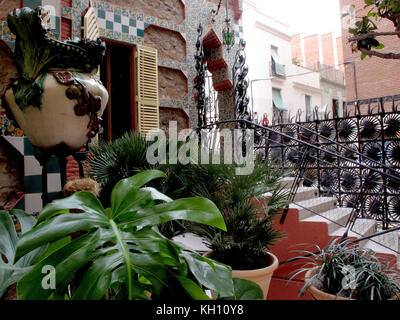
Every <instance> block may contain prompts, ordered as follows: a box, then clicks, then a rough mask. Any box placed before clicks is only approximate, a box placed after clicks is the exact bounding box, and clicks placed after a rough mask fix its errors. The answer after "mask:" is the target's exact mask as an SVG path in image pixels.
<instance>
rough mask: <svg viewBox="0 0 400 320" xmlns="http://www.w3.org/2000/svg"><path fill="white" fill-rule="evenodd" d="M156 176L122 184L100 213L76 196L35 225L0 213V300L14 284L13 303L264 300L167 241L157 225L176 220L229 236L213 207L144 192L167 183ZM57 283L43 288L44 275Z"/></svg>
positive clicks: (48, 209)
mask: <svg viewBox="0 0 400 320" xmlns="http://www.w3.org/2000/svg"><path fill="white" fill-rule="evenodd" d="M165 177H166V176H165V174H164V173H163V172H161V171H158V170H148V171H143V172H141V173H139V174H137V175H135V176H133V177H130V178H127V179H123V180H121V181H120V182H118V183H117V184H116V186H115V187H114V189H113V191H112V195H111V201H110V204H111V205H110V207H109V208H104V207H103V205H102V204H101V203H100V201H99V200H98V198H97V197H96V196H95V195H94V194H92V193H91V192H87V191H81V192H77V193H74V194H73V195H72V196H70V197H68V198H65V199H61V200H56V201H54V202H52V203H50V204H48V205H46V206H45V207H44V208H43V210H42V211H41V213H40V215H39V217H38V219H37V220H35V219H34V218H33V217H32V216H30V215H27V214H26V213H24V212H22V211H19V210H14V211H12V212H11V213H12V214H13V215H15V216H16V218H17V219H18V220H19V222H20V225H21V234H22V235H21V236H20V237H19V236H18V234H17V233H16V231H15V228H14V223H13V221H12V220H11V218H10V214H9V213H8V212H6V211H1V212H0V230H1V232H0V254H1V258H2V259H0V296H2V295H4V293H6V291H7V290H9V288H10V286H11V288H12V285H13V284H15V283H16V284H17V286H16V288H17V296H18V299H21V300H23V299H29V300H40V299H72V300H99V299H113V300H114V299H115V300H120V299H129V300H131V299H144V300H149V299H166V298H168V299H173V298H175V299H199V300H209V299H210V298H209V296H208V295H207V294H206V290H211V291H212V292H213V295H214V296H216V297H218V298H226V299H261V298H262V291H261V289H260V288H259V287H258V286H257V285H256V284H254V283H251V282H249V281H242V280H240V279H232V271H231V268H230V267H229V266H226V265H224V264H222V263H219V262H216V261H213V260H211V259H208V258H205V257H202V256H201V255H199V254H198V253H196V252H194V251H191V250H189V249H187V248H185V247H183V246H181V245H179V244H178V243H175V242H174V241H171V240H169V239H168V238H166V237H164V236H163V235H162V234H161V233H160V232H159V230H158V225H159V224H162V223H165V222H167V221H171V220H175V219H180V220H187V221H191V222H195V223H205V224H208V225H210V226H213V227H216V228H221V229H222V230H226V226H225V222H224V219H223V217H222V215H221V213H220V211H219V210H218V208H217V207H216V206H215V204H213V203H212V202H211V201H210V200H208V199H205V198H199V197H191V198H182V199H177V200H172V199H170V198H169V197H168V196H166V195H164V194H162V193H160V192H159V191H157V190H156V189H154V188H151V187H144V185H146V184H148V183H149V182H151V181H153V180H159V179H163V178H165ZM46 266H51V267H52V268H54V272H55V273H56V275H57V276H56V277H55V278H54V284H53V285H52V284H51V280H50V281H49V283H48V285H47V286H46V287H44V286H43V273H42V272H43V268H44V267H46Z"/></svg>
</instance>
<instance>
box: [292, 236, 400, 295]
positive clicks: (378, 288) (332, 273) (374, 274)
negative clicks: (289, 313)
mask: <svg viewBox="0 0 400 320" xmlns="http://www.w3.org/2000/svg"><path fill="white" fill-rule="evenodd" d="M315 247H316V251H315V252H313V251H309V250H299V251H298V252H299V253H301V256H299V257H296V258H295V259H305V261H307V263H305V264H303V265H302V266H301V267H300V268H298V269H297V270H295V271H293V272H292V273H291V277H290V279H289V281H290V280H292V279H293V278H294V277H296V276H297V275H299V274H301V273H303V272H305V271H308V270H310V269H314V270H315V272H314V273H313V274H312V276H311V277H310V278H309V279H308V280H307V281H306V282H305V284H304V286H303V287H302V289H301V290H300V293H299V296H300V295H303V294H304V293H305V291H306V290H307V289H308V288H309V287H310V286H311V285H313V286H314V287H316V288H317V289H319V290H321V291H323V292H325V293H328V294H332V295H334V296H336V297H339V296H340V297H345V298H349V299H355V300H387V299H391V298H393V297H394V296H400V281H399V280H400V277H399V273H398V271H396V270H395V269H394V268H392V267H390V265H389V262H388V261H385V260H384V259H383V258H382V257H378V256H377V254H376V253H375V252H374V251H372V250H368V249H365V248H360V247H358V246H357V245H356V244H354V243H352V242H348V241H344V242H340V241H339V240H337V239H336V240H333V241H331V242H330V243H329V244H328V246H326V247H325V248H323V249H321V248H320V247H318V246H315Z"/></svg>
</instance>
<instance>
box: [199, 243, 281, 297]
mask: <svg viewBox="0 0 400 320" xmlns="http://www.w3.org/2000/svg"><path fill="white" fill-rule="evenodd" d="M204 256H205V257H206V258H211V257H212V251H209V252H207V253H206V254H205V255H204ZM266 261H267V264H268V266H267V267H265V268H262V269H254V270H232V278H240V279H245V280H250V281H253V282H255V283H257V284H258V285H259V286H260V287H261V289H262V291H263V293H264V299H265V300H266V299H267V296H268V291H269V285H270V283H271V279H272V275H273V273H274V271H275V270H276V269H278V267H279V261H278V258H277V257H276V256H275V255H273V254H272V253H267V259H266Z"/></svg>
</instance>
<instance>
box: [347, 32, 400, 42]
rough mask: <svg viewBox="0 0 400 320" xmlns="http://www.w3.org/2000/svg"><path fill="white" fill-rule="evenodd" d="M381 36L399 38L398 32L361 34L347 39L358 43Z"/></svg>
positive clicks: (399, 33)
mask: <svg viewBox="0 0 400 320" xmlns="http://www.w3.org/2000/svg"><path fill="white" fill-rule="evenodd" d="M382 36H400V31H392V32H369V33H363V34H360V35H358V36H355V37H352V38H349V41H350V42H354V41H360V40H364V39H367V38H371V37H382Z"/></svg>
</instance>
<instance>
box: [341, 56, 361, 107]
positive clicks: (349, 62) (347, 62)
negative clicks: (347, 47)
mask: <svg viewBox="0 0 400 320" xmlns="http://www.w3.org/2000/svg"><path fill="white" fill-rule="evenodd" d="M343 64H344V65H346V64H352V65H353V74H354V90H355V93H356V100H358V85H357V69H356V63H355V61H345V62H343Z"/></svg>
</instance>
